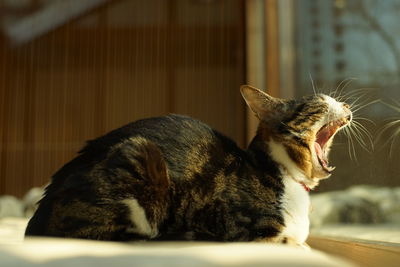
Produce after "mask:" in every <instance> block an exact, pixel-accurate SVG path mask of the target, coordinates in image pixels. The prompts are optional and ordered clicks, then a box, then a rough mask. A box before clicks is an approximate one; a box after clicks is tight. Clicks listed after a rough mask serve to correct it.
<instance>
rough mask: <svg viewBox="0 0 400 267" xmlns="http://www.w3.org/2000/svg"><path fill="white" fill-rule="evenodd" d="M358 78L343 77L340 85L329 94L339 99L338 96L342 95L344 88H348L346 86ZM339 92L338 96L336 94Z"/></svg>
mask: <svg viewBox="0 0 400 267" xmlns="http://www.w3.org/2000/svg"><path fill="white" fill-rule="evenodd" d="M356 79H357V78H346V79H343V80H342V81H341V82H340V83H339V84H338V86H337V87H336V89H335V90H333V91H331V92H330V93H329V96H331V97H333V98H335V99H338V97H339V96H340V95H341V93H342V92H343V90H344V89H346V87H347V86H348V85H349V84H350V83H351V82H352V81H354V80H356ZM342 84H343V86H342ZM337 93H338V94H339V95H338V96H337V95H336V94H337Z"/></svg>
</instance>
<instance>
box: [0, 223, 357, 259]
mask: <svg viewBox="0 0 400 267" xmlns="http://www.w3.org/2000/svg"><path fill="white" fill-rule="evenodd" d="M26 223H27V219H23V218H3V219H1V220H0V262H1V263H2V266H3V263H4V264H5V265H4V266H8V267H14V266H15V267H16V266H18V267H21V266H58V267H61V266H74V267H81V266H82V267H83V266H85V267H86V266H96V267H102V266H107V267H108V266H250V267H251V266H341V267H342V266H344V267H346V266H352V265H351V264H349V263H348V262H345V261H343V260H341V259H338V258H335V257H332V256H330V255H328V254H325V253H323V252H320V251H317V250H311V251H306V250H304V249H302V248H296V247H290V246H287V245H273V244H265V243H252V242H246V243H239V242H238V243H209V242H129V243H122V242H120V243H119V242H104V241H87V240H72V239H57V238H31V239H26V240H24V239H23V233H24V230H25V226H26Z"/></svg>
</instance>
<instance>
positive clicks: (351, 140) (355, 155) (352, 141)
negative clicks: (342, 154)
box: [344, 127, 357, 162]
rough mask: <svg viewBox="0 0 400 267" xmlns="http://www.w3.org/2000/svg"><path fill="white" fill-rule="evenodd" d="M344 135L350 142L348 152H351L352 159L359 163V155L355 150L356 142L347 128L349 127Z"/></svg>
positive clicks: (345, 129)
mask: <svg viewBox="0 0 400 267" xmlns="http://www.w3.org/2000/svg"><path fill="white" fill-rule="evenodd" d="M344 133H345V135H346V136H347V137H348V140H349V143H348V144H349V145H348V152H349V156H350V159H351V160H353V161H355V162H357V154H356V150H355V148H354V140H353V136H352V135H351V133H350V130H349V128H347V127H346V128H344Z"/></svg>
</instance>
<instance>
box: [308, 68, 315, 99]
mask: <svg viewBox="0 0 400 267" xmlns="http://www.w3.org/2000/svg"><path fill="white" fill-rule="evenodd" d="M308 75H309V76H310V80H311V87H312V89H313V92H314V95H317V90H316V88H315V84H314V80H313V78H312V75H311V72H309V73H308Z"/></svg>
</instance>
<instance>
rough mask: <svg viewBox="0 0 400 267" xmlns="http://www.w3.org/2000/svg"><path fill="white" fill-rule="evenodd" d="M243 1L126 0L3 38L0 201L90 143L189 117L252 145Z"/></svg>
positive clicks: (0, 62)
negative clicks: (26, 35)
mask: <svg viewBox="0 0 400 267" xmlns="http://www.w3.org/2000/svg"><path fill="white" fill-rule="evenodd" d="M243 6H244V2H243V1H239V0H221V1H200V0H199V1H195V0H194V1H184V0H169V1H161V0H149V1H139V0H125V1H111V4H108V5H106V6H103V7H100V8H97V9H96V10H93V11H92V12H90V13H88V14H85V15H83V16H81V17H80V18H78V19H76V20H73V21H71V22H70V23H68V24H66V25H63V26H62V27H61V28H58V29H56V30H54V31H52V32H49V33H47V34H45V35H43V36H41V37H39V38H37V39H34V40H31V41H30V42H28V43H25V44H20V45H12V44H10V43H9V42H8V40H7V38H6V37H5V36H3V37H2V39H1V40H0V41H1V43H0V112H1V114H0V127H1V128H0V145H1V147H0V194H12V195H16V196H22V195H23V194H24V193H25V192H26V191H27V190H28V189H29V188H31V187H32V186H40V185H43V184H45V183H47V182H48V181H49V179H50V177H51V175H52V174H53V173H54V172H55V171H56V170H57V169H58V168H60V167H61V166H62V165H63V164H65V163H66V162H67V161H68V160H70V159H71V158H73V157H74V155H76V152H77V151H78V150H79V149H80V148H81V147H82V145H83V144H84V142H85V141H86V140H88V139H92V138H95V137H97V136H99V135H102V134H104V133H106V132H107V131H109V130H112V129H114V128H116V127H119V126H122V125H124V124H126V123H128V122H131V121H134V120H136V119H139V118H143V117H149V116H158V115H165V114H168V113H171V112H173V113H181V114H187V115H190V116H193V117H196V118H198V119H201V120H203V121H205V122H207V123H209V124H210V125H211V126H213V127H215V128H216V129H218V130H220V131H221V132H223V133H225V134H226V135H228V136H230V137H232V138H233V139H235V140H236V141H237V142H238V143H239V144H240V145H244V142H245V115H244V105H243V102H242V100H241V99H240V94H239V86H240V85H241V84H242V83H243V82H244V57H243V54H244V44H243V43H244V40H243V37H244V32H243V31H244V27H243V24H244V21H243V19H244V18H243V12H244V11H243Z"/></svg>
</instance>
